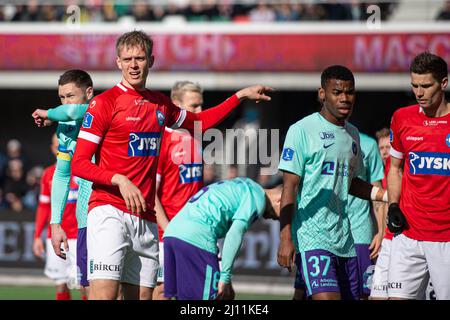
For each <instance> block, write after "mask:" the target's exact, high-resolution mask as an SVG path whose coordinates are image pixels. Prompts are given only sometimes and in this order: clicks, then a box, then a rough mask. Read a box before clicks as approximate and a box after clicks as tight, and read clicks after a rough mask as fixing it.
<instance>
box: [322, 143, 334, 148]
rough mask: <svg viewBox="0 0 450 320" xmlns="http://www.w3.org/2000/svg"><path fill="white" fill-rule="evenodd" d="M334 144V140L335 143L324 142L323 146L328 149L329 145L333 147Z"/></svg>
mask: <svg viewBox="0 0 450 320" xmlns="http://www.w3.org/2000/svg"><path fill="white" fill-rule="evenodd" d="M333 144H334V142H333V143H331V144H328V145H327V144H324V145H323V147H324V148H325V149H326V148H329V147H331V146H332V145H333Z"/></svg>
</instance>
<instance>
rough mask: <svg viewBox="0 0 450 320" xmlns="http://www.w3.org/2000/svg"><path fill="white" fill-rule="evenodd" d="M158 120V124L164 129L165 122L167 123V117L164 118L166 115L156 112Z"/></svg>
mask: <svg viewBox="0 0 450 320" xmlns="http://www.w3.org/2000/svg"><path fill="white" fill-rule="evenodd" d="M156 119H158V124H159V125H160V126H161V127H162V126H163V125H164V122H165V121H166V117H165V116H164V114H163V113H162V112H161V111H159V110H156Z"/></svg>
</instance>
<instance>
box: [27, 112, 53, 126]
mask: <svg viewBox="0 0 450 320" xmlns="http://www.w3.org/2000/svg"><path fill="white" fill-rule="evenodd" d="M31 116H32V117H33V119H34V123H36V125H37V126H38V127H47V126H50V125H51V124H52V121H51V120H49V119H48V112H47V110H44V109H36V110H34V112H33V113H32V114H31Z"/></svg>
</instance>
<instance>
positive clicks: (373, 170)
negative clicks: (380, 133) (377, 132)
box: [361, 135, 384, 183]
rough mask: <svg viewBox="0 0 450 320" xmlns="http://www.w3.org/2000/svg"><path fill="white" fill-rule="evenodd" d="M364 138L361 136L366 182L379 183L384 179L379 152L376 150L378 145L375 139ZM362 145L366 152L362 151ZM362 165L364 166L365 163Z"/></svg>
mask: <svg viewBox="0 0 450 320" xmlns="http://www.w3.org/2000/svg"><path fill="white" fill-rule="evenodd" d="M364 136H365V135H361V148H362V149H363V152H367V169H366V174H367V177H368V180H367V181H368V182H370V183H374V182H376V181H381V180H383V178H384V166H383V160H382V159H381V154H380V151H379V149H378V144H377V142H376V141H375V139H373V138H370V137H368V136H366V137H364ZM363 139H364V140H367V142H363ZM363 144H364V145H367V151H364V147H363ZM364 164H366V161H365V162H364Z"/></svg>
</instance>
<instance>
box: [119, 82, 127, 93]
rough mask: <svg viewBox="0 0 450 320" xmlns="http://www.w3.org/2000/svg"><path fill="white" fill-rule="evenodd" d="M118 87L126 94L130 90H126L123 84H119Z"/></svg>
mask: <svg viewBox="0 0 450 320" xmlns="http://www.w3.org/2000/svg"><path fill="white" fill-rule="evenodd" d="M117 86H118V87H119V88H120V89H122V90H123V91H125V92H127V91H128V89H127V88H125V87H124V86H123V85H122V84H121V83H118V84H117Z"/></svg>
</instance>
